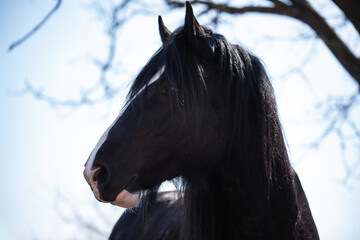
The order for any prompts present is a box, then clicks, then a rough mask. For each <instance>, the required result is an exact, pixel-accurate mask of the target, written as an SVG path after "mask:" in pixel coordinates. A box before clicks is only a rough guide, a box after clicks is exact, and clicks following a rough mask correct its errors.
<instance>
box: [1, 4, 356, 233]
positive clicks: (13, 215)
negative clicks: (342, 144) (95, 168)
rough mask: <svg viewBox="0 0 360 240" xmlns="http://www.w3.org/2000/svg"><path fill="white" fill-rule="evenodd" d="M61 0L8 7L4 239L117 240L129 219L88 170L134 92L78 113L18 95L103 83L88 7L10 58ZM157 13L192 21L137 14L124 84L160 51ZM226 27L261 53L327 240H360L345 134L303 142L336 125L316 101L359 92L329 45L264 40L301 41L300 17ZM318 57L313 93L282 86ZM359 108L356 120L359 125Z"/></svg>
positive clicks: (296, 80) (125, 36) (67, 8)
mask: <svg viewBox="0 0 360 240" xmlns="http://www.w3.org/2000/svg"><path fill="white" fill-rule="evenodd" d="M54 3H55V1H48V0H32V1H26V0H22V1H21V0H16V1H0V36H1V38H0V86H1V87H0V133H1V136H2V138H1V140H0V148H1V150H0V153H1V157H0V166H1V167H0V189H1V193H0V194H1V203H0V239H9V240H18V239H21V240H23V239H25V240H26V239H106V237H107V235H106V234H108V231H110V230H111V227H112V225H113V224H115V221H116V219H117V218H118V216H120V214H121V212H122V209H120V208H116V207H113V206H110V205H107V204H101V203H97V202H96V200H94V198H93V196H92V194H91V192H90V190H89V188H88V186H87V184H86V183H85V181H84V180H83V176H82V170H83V164H84V162H85V161H86V159H87V157H88V155H89V154H90V152H91V150H92V148H93V147H94V146H95V144H96V142H97V140H98V139H99V138H100V136H101V134H102V132H103V131H105V129H106V128H107V127H108V125H110V123H111V122H112V121H113V119H114V118H115V117H116V115H117V114H118V112H119V111H120V108H121V106H122V104H123V99H124V96H125V93H126V88H124V89H123V90H122V91H121V93H120V94H119V95H118V96H117V97H116V98H115V99H114V100H112V101H110V102H106V103H102V104H98V105H95V106H84V107H80V108H77V109H72V108H64V107H57V108H54V107H51V106H49V105H48V104H47V103H44V102H41V101H38V100H36V99H34V97H32V96H30V95H14V93H13V92H14V91H17V90H20V89H22V88H23V86H24V81H25V80H27V81H29V82H31V83H32V84H34V85H35V86H36V87H39V88H42V89H43V90H44V91H45V92H46V93H47V94H49V95H52V96H56V97H58V98H62V99H63V98H65V99H66V98H72V97H76V96H77V95H78V93H79V91H80V90H81V89H86V87H87V86H90V85H91V84H92V83H94V82H95V81H96V80H97V79H98V74H99V72H98V70H97V68H96V67H95V66H94V65H93V64H91V62H90V61H89V58H100V59H104V58H105V57H106V50H107V43H108V42H107V39H106V37H105V35H104V29H103V25H102V24H101V23H99V21H98V19H97V18H96V14H95V13H94V12H93V11H91V10H89V8H88V5H87V4H86V1H64V2H63V5H62V6H61V8H60V10H59V11H58V12H57V13H56V14H55V15H54V16H53V17H52V18H51V19H50V21H49V22H48V23H47V24H46V25H45V26H44V27H43V28H42V29H41V30H40V31H39V32H38V33H37V34H35V35H34V36H33V37H31V38H30V39H29V40H28V41H27V42H25V43H24V44H23V45H21V46H19V47H18V48H17V49H14V50H13V51H12V52H8V51H7V48H8V46H9V45H10V44H11V43H12V42H13V41H15V40H17V39H18V38H19V37H21V36H22V35H23V34H25V33H26V32H27V31H29V29H31V28H32V27H34V26H35V25H36V24H37V23H38V22H39V20H41V19H42V17H43V16H44V15H45V14H46V13H47V12H48V11H49V9H51V8H52V7H53V6H54ZM197 10H198V9H196V8H195V11H196V12H197ZM330 10H331V9H330ZM157 14H162V15H163V16H164V21H165V23H166V25H167V26H168V27H169V28H170V29H174V28H175V27H177V26H179V24H181V22H182V20H183V15H184V14H183V10H178V11H176V12H174V13H172V14H169V13H168V12H165V11H164V10H159V12H158V13H154V15H149V16H147V17H138V18H134V19H133V20H132V21H131V22H130V23H129V25H128V26H126V27H125V28H124V29H122V30H121V31H120V32H119V44H118V46H119V47H118V52H117V58H116V63H120V62H121V65H118V68H117V71H116V72H117V74H112V75H111V76H110V79H111V80H112V81H114V82H116V84H118V85H122V86H127V85H128V84H129V83H130V81H131V80H132V79H133V77H134V75H135V74H136V73H137V71H138V70H139V69H140V68H141V67H142V66H143V65H144V64H145V63H146V61H147V60H148V59H149V58H150V56H151V55H152V54H153V53H154V52H155V51H156V49H157V48H158V47H159V46H160V39H159V36H158V32H157V25H156V24H157ZM199 20H200V22H202V23H204V22H206V21H207V20H206V19H205V18H199ZM223 20H224V21H225V22H226V21H228V22H229V23H228V24H224V25H221V26H220V27H219V29H218V31H219V32H220V33H222V34H223V35H225V36H226V37H227V38H228V39H229V40H230V41H232V42H237V43H239V42H241V43H243V44H244V45H245V46H246V47H248V48H249V49H251V50H252V51H253V52H254V53H255V54H257V55H258V56H259V57H260V58H261V59H262V60H263V61H264V63H265V65H266V67H267V70H268V71H269V75H270V76H271V77H272V79H273V82H274V87H275V91H276V94H277V99H278V105H279V111H280V114H281V120H282V123H283V126H284V131H285V134H286V136H287V140H288V143H289V148H290V150H291V157H292V161H293V163H294V166H295V169H296V171H297V172H298V174H299V176H300V179H301V181H302V183H303V187H304V189H305V191H306V194H307V196H308V199H309V202H310V206H311V209H312V212H313V215H314V218H315V221H316V223H317V226H318V229H319V232H320V236H321V238H322V239H330V240H331V239H334V240H335V239H349V240H351V239H354V240H355V239H360V229H359V227H358V224H359V222H360V207H359V204H358V203H359V202H360V187H359V180H357V181H356V180H351V181H350V182H349V184H348V185H347V186H344V185H341V184H340V182H341V180H342V179H343V177H344V169H343V165H342V163H341V158H340V156H341V153H340V149H339V146H338V144H337V141H336V137H334V136H330V137H329V138H328V139H326V140H325V141H324V143H323V144H322V146H321V148H320V150H319V151H311V152H309V153H308V154H305V155H304V152H307V151H306V148H305V147H304V146H305V145H306V144H308V143H309V142H311V141H313V140H314V139H316V136H318V134H320V133H321V129H322V128H321V127H323V125H324V124H325V123H323V122H317V119H318V118H319V116H318V115H316V111H315V110H314V104H315V103H316V102H318V101H320V100H323V99H325V97H326V96H327V94H329V93H331V94H346V93H351V92H352V89H353V88H354V83H353V82H352V80H351V78H349V76H348V75H347V73H346V72H344V71H343V69H342V68H341V67H340V66H339V65H338V63H337V62H336V60H335V59H334V58H333V56H332V55H331V53H329V51H328V50H327V49H326V48H325V47H324V46H323V45H322V43H320V42H318V43H315V44H313V43H312V42H310V43H303V42H287V41H283V42H280V43H274V42H273V41H260V40H259V39H261V36H273V37H274V36H289V35H290V36H293V35H296V33H297V32H299V31H300V32H307V31H308V30H307V28H306V27H304V26H303V25H302V24H299V23H298V22H296V21H292V20H288V19H285V18H282V17H271V16H267V17H265V16H261V15H246V16H244V17H237V18H228V17H224V19H223ZM274 26H276V27H274ZM309 49H310V50H311V52H310V54H313V55H314V56H313V59H312V62H311V64H309V65H307V66H306V67H304V69H303V71H304V72H305V74H306V76H307V77H308V80H309V82H310V83H311V86H312V87H311V88H310V87H309V85H308V83H306V82H305V81H303V80H302V79H301V78H300V77H299V76H297V75H291V74H290V75H289V76H288V77H287V78H284V79H283V78H279V76H281V75H282V74H283V73H286V72H287V69H290V68H291V67H292V66H296V65H297V64H298V63H299V62H301V60H302V59H303V58H304V57H305V56H306V55H307V54H309V51H310V50H309ZM274 52H276V54H274ZM359 112H360V111H359V109H357V111H356V112H355V113H354V116H356V115H357V116H359V118H357V119H360V114H359ZM348 155H349V157H350V158H354V159H356V158H358V157H359V152H357V151H356V150H351V149H350V151H349V153H348ZM303 156H304V157H303ZM73 209H75V211H76V213H77V214H80V216H81V217H82V218H84V219H86V221H88V222H90V223H92V222H94V224H95V225H96V226H99V228H100V229H101V230H102V231H104V235H101V234H100V235H97V234H94V235H91V236H89V235H88V234H89V233H88V232H86V231H83V227H81V226H80V225H79V224H77V222H76V217H74V212H73ZM99 216H101V217H99ZM90 237H91V238H90Z"/></svg>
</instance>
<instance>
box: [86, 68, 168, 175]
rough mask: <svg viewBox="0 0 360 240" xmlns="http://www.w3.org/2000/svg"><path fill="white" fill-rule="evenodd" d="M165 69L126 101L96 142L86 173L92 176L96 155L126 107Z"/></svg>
mask: <svg viewBox="0 0 360 240" xmlns="http://www.w3.org/2000/svg"><path fill="white" fill-rule="evenodd" d="M164 70H165V66H162V67H161V68H160V70H159V71H158V72H157V73H155V75H154V76H153V77H152V78H151V79H150V80H149V82H148V83H147V84H145V85H144V86H143V87H142V88H141V89H140V90H139V91H138V92H137V93H136V95H135V96H134V97H133V98H132V99H130V101H128V102H127V103H126V105H125V106H124V107H123V108H122V110H121V112H120V114H119V116H117V118H116V119H115V121H114V122H113V123H112V124H111V125H110V127H109V128H108V129H107V130H106V131H105V132H104V133H103V135H102V136H101V138H100V140H99V141H98V143H97V144H96V146H95V148H94V150H93V151H92V152H91V154H90V156H89V158H88V160H87V162H86V163H85V174H86V175H87V176H90V171H91V168H92V166H93V163H94V159H95V156H96V153H97V152H98V150H99V149H100V147H101V146H102V144H103V143H104V142H105V141H106V139H107V136H108V134H109V131H110V129H111V128H112V127H113V126H114V124H115V123H116V122H117V121H118V119H119V118H120V117H121V116H122V114H123V113H124V112H125V111H126V109H127V108H128V106H129V105H130V104H131V102H132V101H134V99H135V98H136V97H137V96H138V95H139V94H140V93H141V92H143V91H144V90H145V88H146V87H148V86H149V85H151V84H153V83H154V82H156V81H158V80H159V79H160V77H161V75H162V74H163V72H164ZM91 181H92V179H91Z"/></svg>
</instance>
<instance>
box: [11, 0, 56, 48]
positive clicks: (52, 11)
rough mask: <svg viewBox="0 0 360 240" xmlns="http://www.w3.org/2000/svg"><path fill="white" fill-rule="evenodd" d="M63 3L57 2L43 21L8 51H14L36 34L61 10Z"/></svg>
mask: <svg viewBox="0 0 360 240" xmlns="http://www.w3.org/2000/svg"><path fill="white" fill-rule="evenodd" d="M61 3H62V0H57V2H56V5H55V6H54V8H53V9H52V10H51V11H50V12H49V13H48V14H46V16H45V17H44V18H43V20H41V21H40V22H39V23H38V24H37V25H36V26H35V27H34V28H33V29H32V30H31V31H30V32H28V33H27V34H25V35H24V36H23V37H22V38H20V39H19V40H17V41H16V42H14V43H12V44H11V45H10V47H9V49H8V51H9V52H10V51H12V50H13V49H14V48H16V47H17V46H19V45H20V44H22V43H23V42H25V41H26V40H27V39H28V38H29V37H31V36H32V35H33V34H34V33H36V32H37V31H38V30H39V29H40V28H41V27H42V26H43V25H44V24H45V23H46V22H47V21H48V20H49V18H50V17H51V16H52V15H53V14H54V13H55V12H56V11H57V10H58V9H59V7H60V5H61Z"/></svg>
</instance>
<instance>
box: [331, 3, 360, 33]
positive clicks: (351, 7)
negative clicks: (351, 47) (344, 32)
mask: <svg viewBox="0 0 360 240" xmlns="http://www.w3.org/2000/svg"><path fill="white" fill-rule="evenodd" d="M332 1H333V2H334V3H335V4H336V5H337V6H338V7H339V8H340V9H341V11H343V12H344V14H345V16H346V18H347V19H349V21H350V22H351V23H352V24H353V25H354V27H355V28H356V30H357V31H358V32H359V33H360V1H359V0H332Z"/></svg>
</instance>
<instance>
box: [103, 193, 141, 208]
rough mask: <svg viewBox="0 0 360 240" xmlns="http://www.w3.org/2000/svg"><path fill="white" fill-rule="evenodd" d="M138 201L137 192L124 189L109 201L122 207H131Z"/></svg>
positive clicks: (138, 195)
mask: <svg viewBox="0 0 360 240" xmlns="http://www.w3.org/2000/svg"><path fill="white" fill-rule="evenodd" d="M139 201H140V194H139V193H130V192H128V191H126V190H122V191H121V192H120V193H119V194H118V195H117V196H116V198H115V200H114V201H112V202H110V203H111V204H112V205H116V206H119V207H123V208H133V207H135V206H136V205H137V204H138V203H139Z"/></svg>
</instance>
